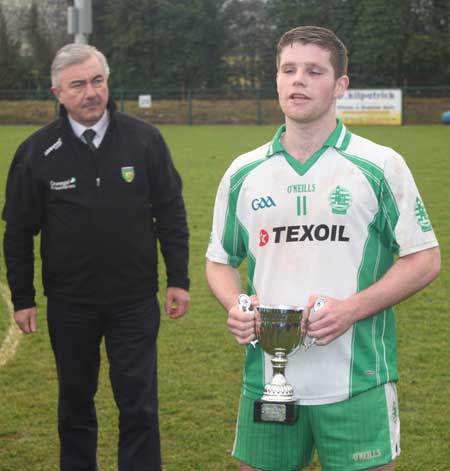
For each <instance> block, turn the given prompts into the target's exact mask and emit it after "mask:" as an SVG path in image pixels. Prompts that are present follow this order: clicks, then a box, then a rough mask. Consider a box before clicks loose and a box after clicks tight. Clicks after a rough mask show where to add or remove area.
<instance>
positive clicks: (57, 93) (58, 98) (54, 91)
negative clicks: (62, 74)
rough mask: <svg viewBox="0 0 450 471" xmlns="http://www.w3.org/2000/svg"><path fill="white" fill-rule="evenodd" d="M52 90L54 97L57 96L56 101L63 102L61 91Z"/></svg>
mask: <svg viewBox="0 0 450 471" xmlns="http://www.w3.org/2000/svg"><path fill="white" fill-rule="evenodd" d="M50 90H51V91H52V92H53V95H55V97H56V99H57V100H58V101H59V102H60V103H62V102H61V99H60V96H61V90H60V89H59V88H58V87H51V88H50Z"/></svg>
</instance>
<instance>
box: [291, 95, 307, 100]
mask: <svg viewBox="0 0 450 471" xmlns="http://www.w3.org/2000/svg"><path fill="white" fill-rule="evenodd" d="M289 99H291V100H310V98H309V96H306V95H304V94H303V93H291V94H290V95H289Z"/></svg>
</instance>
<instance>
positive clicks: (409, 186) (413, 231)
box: [381, 154, 438, 257]
mask: <svg viewBox="0 0 450 471" xmlns="http://www.w3.org/2000/svg"><path fill="white" fill-rule="evenodd" d="M381 205H382V208H381V209H382V211H384V212H385V214H386V226H387V227H386V230H387V231H389V232H390V233H391V237H392V246H393V247H394V248H395V249H394V251H395V252H396V253H397V254H398V255H399V256H400V257H402V256H405V255H408V254H411V253H414V252H420V251H421V250H425V249H429V248H431V247H435V246H437V245H438V242H437V239H436V235H435V233H434V231H433V227H432V226H431V222H430V219H429V217H428V214H427V211H426V209H425V206H424V204H423V200H422V198H421V196H420V193H419V190H418V188H417V185H416V183H415V181H414V178H413V176H412V174H411V171H410V170H409V168H408V166H407V165H406V162H405V161H404V159H403V158H402V157H401V156H400V155H399V154H394V155H393V156H392V158H390V159H388V160H387V161H386V164H385V169H384V185H383V187H382V199H381Z"/></svg>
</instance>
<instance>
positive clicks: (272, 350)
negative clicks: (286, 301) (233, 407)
mask: <svg viewBox="0 0 450 471" xmlns="http://www.w3.org/2000/svg"><path fill="white" fill-rule="evenodd" d="M241 296H242V295H241ZM239 302H240V305H241V307H243V306H242V305H243V304H245V300H243V299H242V298H241V297H240V299H239ZM324 304H325V300H324V299H323V298H319V299H318V300H317V301H316V303H315V304H314V308H313V309H311V310H309V309H308V308H305V307H298V306H286V305H274V306H266V305H260V306H256V308H255V333H256V338H257V339H258V342H259V345H260V346H261V348H262V349H263V350H264V351H265V352H266V353H267V354H269V355H272V359H271V362H272V367H273V376H272V380H271V382H270V383H268V384H266V385H265V388H264V394H263V395H262V397H261V399H259V400H257V401H255V406H254V420H255V422H276V423H285V424H292V423H295V421H296V420H297V410H298V408H297V407H296V406H295V397H294V396H295V395H294V388H293V386H291V385H290V384H288V382H287V380H286V377H285V369H286V365H287V362H288V356H289V355H292V354H293V353H295V352H297V350H299V348H300V347H303V348H304V349H305V350H307V349H308V348H310V347H311V346H312V345H314V343H315V339H311V338H310V337H308V336H307V335H306V329H307V324H308V318H309V314H310V313H311V312H314V311H316V310H318V309H320V308H321V307H322V306H323V305H324ZM245 307H246V309H245V308H244V309H243V310H244V311H245V312H252V311H250V310H249V306H245Z"/></svg>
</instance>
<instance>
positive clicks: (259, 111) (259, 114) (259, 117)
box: [256, 88, 262, 126]
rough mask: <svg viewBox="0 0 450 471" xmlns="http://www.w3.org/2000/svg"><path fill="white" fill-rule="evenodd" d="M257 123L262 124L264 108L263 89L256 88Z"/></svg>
mask: <svg viewBox="0 0 450 471" xmlns="http://www.w3.org/2000/svg"><path fill="white" fill-rule="evenodd" d="M256 123H257V124H258V125H259V126H261V124H262V109H261V89H260V88H257V89H256Z"/></svg>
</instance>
